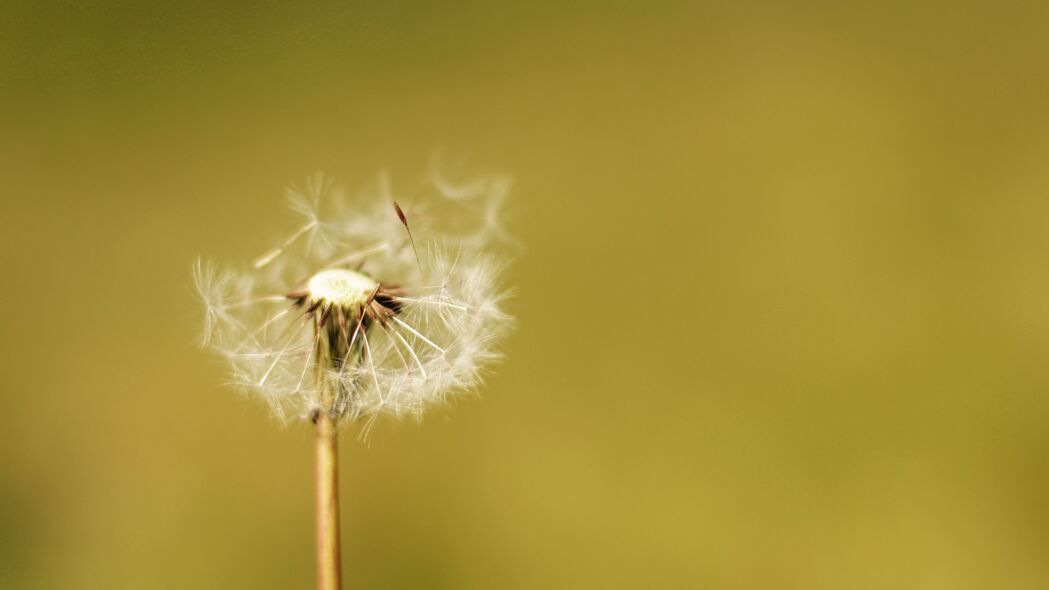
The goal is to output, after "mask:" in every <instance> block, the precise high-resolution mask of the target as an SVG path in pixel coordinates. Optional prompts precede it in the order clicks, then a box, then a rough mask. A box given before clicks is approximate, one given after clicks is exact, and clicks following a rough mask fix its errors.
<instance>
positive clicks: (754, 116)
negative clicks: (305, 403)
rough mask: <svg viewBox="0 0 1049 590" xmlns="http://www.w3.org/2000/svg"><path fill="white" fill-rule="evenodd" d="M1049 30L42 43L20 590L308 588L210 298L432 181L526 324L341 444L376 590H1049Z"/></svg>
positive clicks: (25, 368)
mask: <svg viewBox="0 0 1049 590" xmlns="http://www.w3.org/2000/svg"><path fill="white" fill-rule="evenodd" d="M1047 6H1049V5H1046V4H1045V3H1036V2H1031V3H1028V4H1023V3H1012V2H1000V3H986V4H985V3H977V2H961V3H959V2H950V3H947V2H940V3H928V2H917V3H915V2H881V3H877V4H873V5H867V4H861V3H838V2H761V1H759V2H732V3H720V4H712V3H702V2H682V3H676V2H663V3H648V2H637V3H606V2H584V3H572V4H570V5H569V4H565V3H542V2H522V3H505V4H502V5H494V4H491V3H481V2H477V3H455V4H449V3H445V4H441V3H421V2H409V3H400V2H394V3H342V2H333V3H329V4H314V5H310V6H307V5H304V4H296V3H286V4H272V5H263V4H261V3H247V2H244V3H215V2H184V3H130V2H106V3H100V4H94V5H93V4H91V3H19V2H16V3H14V4H9V5H7V6H6V7H5V10H4V13H5V14H4V18H3V19H2V21H3V22H2V24H0V101H2V102H0V107H2V108H0V129H2V131H0V198H2V205H3V206H2V216H0V217H2V219H0V264H2V267H0V268H2V276H3V293H4V305H3V307H2V311H0V331H2V334H3V336H4V337H3V338H2V339H0V363H2V371H0V396H2V402H3V403H2V406H0V407H2V410H0V587H2V588H18V589H21V588H26V589H44V588H47V589H51V588H78V589H79V588H84V589H95V588H97V589H114V588H136V589H137V588H200V589H207V588H309V587H311V585H312V584H313V562H312V555H313V531H312V492H311V488H310V485H311V483H310V474H311V471H312V463H311V460H312V455H311V452H312V448H311V437H310V434H311V433H310V430H309V429H308V428H305V427H294V426H293V427H289V428H285V429H281V428H279V427H278V426H277V425H276V424H275V423H274V422H273V420H271V419H270V418H269V417H268V416H267V411H266V409H265V408H264V407H263V406H262V405H261V404H259V403H256V402H254V401H253V400H248V399H245V398H243V397H240V396H238V395H236V394H235V393H234V392H233V391H231V390H229V389H227V388H226V387H224V386H223V385H222V381H223V377H224V368H223V367H222V366H221V364H220V363H219V362H218V361H216V359H213V358H211V357H209V356H208V355H207V354H205V353H203V352H201V351H200V350H199V349H198V348H197V339H198V335H199V328H200V314H199V309H198V305H197V303H196V301H195V298H194V294H193V291H192V287H191V278H190V266H191V262H192V261H193V260H194V259H195V258H196V257H197V256H198V255H205V256H208V257H212V258H215V259H217V260H220V261H227V262H231V263H235V262H238V261H241V260H247V259H250V258H252V257H255V256H257V255H258V254H259V253H260V252H262V251H265V250H266V249H267V248H268V247H269V246H270V245H271V244H272V243H273V239H274V238H275V237H277V236H279V235H281V234H282V233H286V232H287V231H288V230H289V229H290V228H292V227H293V226H292V224H293V221H292V220H291V218H289V216H288V214H287V212H286V209H285V204H284V200H283V189H284V187H285V186H287V185H288V184H289V183H291V182H295V181H300V180H302V179H303V178H305V177H306V175H308V174H310V173H312V172H314V171H316V170H323V171H325V172H327V173H329V174H331V175H333V176H335V177H337V178H338V179H340V180H341V181H342V182H343V183H344V184H345V185H346V186H347V187H348V188H350V189H351V190H352V189H353V188H354V187H356V186H362V185H365V184H368V183H373V182H374V179H375V178H376V174H377V173H378V172H379V171H380V170H383V169H385V170H388V171H389V173H390V178H391V179H392V181H393V187H394V191H395V192H396V191H398V190H399V189H400V190H412V189H414V188H415V187H417V186H418V184H419V182H420V181H421V180H422V179H423V178H424V176H425V175H426V173H427V172H428V171H429V170H430V166H431V165H432V164H433V162H434V159H435V158H446V161H447V162H451V163H454V166H455V167H454V168H453V170H455V171H456V173H461V174H463V175H464V176H463V178H465V177H467V176H468V174H470V173H487V172H505V173H509V174H511V175H512V176H513V177H514V178H515V188H514V192H513V197H512V201H511V202H510V206H509V207H508V211H507V213H508V218H507V220H508V227H509V228H510V229H511V231H512V232H513V233H514V234H515V235H516V236H517V237H518V238H519V239H520V240H521V241H522V242H523V243H524V244H526V248H525V249H524V250H523V251H522V252H521V254H520V255H519V257H518V260H517V262H516V264H515V265H514V266H513V268H512V271H511V273H510V276H509V282H510V283H512V284H513V285H514V286H515V287H516V289H517V293H518V295H517V297H516V298H515V299H514V301H513V304H512V307H513V310H514V312H515V313H516V315H517V316H518V318H519V328H518V330H517V332H516V333H515V335H514V336H513V338H512V339H511V340H510V341H509V342H508V344H507V348H508V351H509V356H508V358H507V360H506V362H505V363H504V364H502V365H501V367H500V368H499V371H498V373H497V374H496V375H495V376H494V377H493V378H492V379H491V380H490V384H489V386H488V387H487V388H486V390H485V391H484V394H483V396H482V397H481V398H479V399H476V400H468V401H466V402H464V403H460V404H459V405H458V406H457V407H455V408H451V409H447V410H442V411H439V412H436V413H435V414H432V415H431V416H430V417H429V418H428V419H427V420H426V421H425V422H424V423H423V424H422V425H418V426H417V425H415V424H413V423H408V424H399V425H398V424H385V425H383V426H382V427H380V428H379V429H378V430H377V431H376V433H375V435H374V437H373V438H372V440H371V444H370V446H366V445H364V444H361V443H360V442H358V441H357V440H355V439H354V438H353V436H352V435H349V436H346V437H344V439H343V441H342V447H341V448H342V453H343V455H342V457H341V468H342V472H343V482H342V500H343V502H344V520H343V527H344V534H345V538H344V568H345V571H346V576H347V580H348V584H347V587H350V588H529V589H531V588H770V587H774V588H799V589H800V588H805V589H812V588H825V589H838V588H858V589H863V588H871V589H874V588H878V589H880V588H921V589H934V588H952V589H957V588H1011V589H1023V588H1046V587H1049V560H1047V559H1046V556H1047V554H1049V502H1047V499H1049V471H1047V470H1049V396H1047V395H1046V394H1047V390H1049V372H1047V370H1046V367H1047V365H1046V363H1047V361H1049V339H1047V338H1049V231H1047V229H1049V199H1047V190H1049V166H1047V162H1049V133H1047V132H1049V69H1047V59H1049V9H1047Z"/></svg>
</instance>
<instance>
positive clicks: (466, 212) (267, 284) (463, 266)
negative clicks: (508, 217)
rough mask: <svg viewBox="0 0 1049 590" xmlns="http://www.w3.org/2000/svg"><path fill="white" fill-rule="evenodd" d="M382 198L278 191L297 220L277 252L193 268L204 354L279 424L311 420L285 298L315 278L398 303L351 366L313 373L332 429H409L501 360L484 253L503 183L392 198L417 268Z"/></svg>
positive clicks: (505, 325) (309, 331)
mask: <svg viewBox="0 0 1049 590" xmlns="http://www.w3.org/2000/svg"><path fill="white" fill-rule="evenodd" d="M381 186H382V187H383V188H382V189H380V190H379V191H374V192H371V193H368V192H366V193H363V194H360V195H357V196H356V197H355V198H352V199H350V198H347V197H346V196H345V195H344V194H343V193H342V192H341V191H339V190H338V189H336V188H335V187H334V186H333V185H332V183H331V181H330V180H328V179H326V178H324V177H322V176H316V177H313V178H311V179H310V180H309V182H307V184H306V186H305V187H304V188H303V189H297V188H293V189H291V190H290V191H289V197H290V200H291V202H292V209H293V210H294V211H296V212H297V213H298V214H300V215H302V216H303V217H304V218H305V219H304V222H303V224H302V225H301V226H300V227H298V228H297V229H296V230H295V231H293V232H292V233H291V234H290V235H289V237H288V238H287V239H285V240H284V241H283V242H282V243H281V244H280V245H279V246H278V247H277V248H274V249H273V250H271V251H269V252H267V253H266V254H264V255H263V256H261V257H260V258H259V259H258V260H257V261H255V264H254V265H253V266H251V267H249V268H248V269H245V270H243V271H239V272H237V271H231V270H217V269H216V268H215V267H214V266H213V265H210V264H204V263H201V262H199V261H198V263H197V265H196V268H195V272H194V275H195V276H194V278H195V281H196V285H197V290H198V292H199V293H200V297H201V299H202V301H203V303H204V308H205V321H204V339H203V342H204V345H205V346H206V347H207V348H209V349H211V350H214V351H215V352H217V353H219V354H221V355H222V356H223V357H224V358H226V359H227V360H228V361H229V366H230V369H231V375H232V381H233V383H234V384H236V385H237V386H239V387H240V388H242V389H244V390H246V391H248V392H250V393H253V394H256V395H258V396H260V397H262V398H263V399H265V400H266V401H267V402H268V403H269V405H270V407H271V408H272V409H273V412H274V414H275V415H277V416H278V417H279V418H280V419H281V420H282V421H286V420H288V419H289V418H294V417H300V416H302V417H305V416H310V415H312V414H313V413H314V412H316V411H320V410H321V395H322V392H321V391H320V390H321V386H320V385H318V384H319V383H322V382H324V379H323V375H322V374H320V373H318V367H317V359H316V358H314V357H315V356H316V354H315V347H314V342H315V341H314V325H313V322H311V321H309V320H304V318H303V315H304V314H303V310H302V309H301V308H298V307H295V306H294V305H293V302H292V301H291V300H290V299H288V298H287V297H286V296H285V295H286V294H288V293H291V292H295V291H297V290H300V289H302V288H303V287H304V285H305V284H306V282H307V281H308V280H309V278H310V277H312V276H314V275H315V274H316V273H318V272H321V271H324V270H325V269H330V268H346V269H358V268H359V269H360V271H361V272H362V273H364V274H366V275H367V276H369V277H371V278H373V279H374V280H375V281H377V282H379V283H381V284H382V285H384V286H396V287H401V288H403V289H404V290H405V292H404V294H403V296H400V297H398V298H397V300H396V301H397V303H398V304H399V305H400V306H401V310H400V312H399V313H398V314H397V315H396V316H394V317H393V319H392V321H391V322H389V324H388V325H386V326H384V325H381V324H379V323H374V324H373V325H371V327H370V328H369V329H367V330H362V332H363V333H362V335H361V336H362V340H363V347H362V348H363V353H362V355H361V358H360V359H358V361H357V362H355V363H347V365H346V366H345V367H343V368H339V369H335V368H333V367H330V366H327V367H319V369H321V370H322V371H325V372H326V373H327V375H328V378H329V379H330V380H332V381H329V383H330V382H336V383H338V384H340V385H341V390H342V391H344V392H345V395H342V396H340V397H339V399H338V400H337V401H336V407H335V408H332V411H333V413H334V414H335V415H336V416H337V417H341V416H346V417H348V418H351V419H359V418H363V419H366V420H367V425H368V427H369V428H370V426H371V424H372V422H373V421H374V419H375V418H377V417H379V416H383V415H387V416H392V417H404V416H415V417H420V416H421V415H422V413H423V411H424V410H425V409H426V408H427V407H428V406H430V405H431V404H435V403H442V402H445V401H448V400H449V399H451V398H452V397H453V396H455V395H457V394H461V393H464V392H469V391H472V390H474V389H475V388H476V386H477V385H478V384H479V383H480V382H481V377H482V371H483V369H484V368H485V367H487V366H488V365H490V364H491V363H492V362H493V361H495V360H496V359H498V358H499V356H500V355H499V352H498V351H497V349H496V347H497V345H498V344H499V342H500V340H501V339H502V338H503V337H504V336H505V335H506V333H507V332H508V330H509V329H510V328H511V326H512V323H513V320H512V318H511V317H510V316H509V315H507V314H506V313H505V312H504V311H503V309H502V302H503V300H504V298H505V291H503V290H502V289H501V288H500V287H499V286H498V275H499V271H500V268H501V265H500V263H498V262H497V259H498V252H497V249H498V248H497V244H496V243H497V242H500V241H503V240H504V237H505V232H504V231H503V230H502V228H501V227H500V226H499V224H498V218H497V215H496V211H497V206H498V205H499V204H500V202H501V201H502V200H503V198H504V196H505V194H506V192H507V190H508V187H509V183H508V181H507V180H506V179H504V178H501V177H492V178H484V179H480V180H477V181H473V182H471V183H470V184H468V185H464V186H461V187H459V186H453V185H451V184H450V183H448V182H447V181H445V180H443V179H435V180H434V181H433V182H432V183H431V184H430V185H429V186H430V188H431V190H430V191H428V194H425V195H424V196H421V197H420V196H415V197H405V198H404V199H400V200H399V201H400V203H401V206H402V208H403V209H404V212H405V214H406V215H407V218H408V223H409V226H410V227H411V230H412V233H413V235H414V236H415V239H416V244H417V246H418V255H419V261H418V263H417V261H416V258H415V254H414V253H413V250H412V247H411V245H410V243H409V240H408V234H407V233H406V231H405V227H404V226H403V225H402V224H401V222H400V220H399V219H398V216H397V214H396V212H395V211H394V208H393V198H392V197H391V196H390V195H389V194H386V193H388V189H387V188H385V183H381ZM420 266H421V268H420ZM420 274H421V276H420ZM344 421H345V420H344Z"/></svg>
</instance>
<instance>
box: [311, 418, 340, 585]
mask: <svg viewBox="0 0 1049 590" xmlns="http://www.w3.org/2000/svg"><path fill="white" fill-rule="evenodd" d="M340 561H341V560H340V552H339V467H338V446H337V443H336V430H335V422H334V420H332V417H331V416H330V415H329V414H328V412H318V414H317V590H340V588H341V587H342V567H341V563H340Z"/></svg>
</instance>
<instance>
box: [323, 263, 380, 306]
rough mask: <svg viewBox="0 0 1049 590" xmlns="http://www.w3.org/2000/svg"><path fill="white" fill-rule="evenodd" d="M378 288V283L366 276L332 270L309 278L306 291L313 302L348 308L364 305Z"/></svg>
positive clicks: (347, 271) (353, 272)
mask: <svg viewBox="0 0 1049 590" xmlns="http://www.w3.org/2000/svg"><path fill="white" fill-rule="evenodd" d="M378 286H379V283H376V282H375V281H374V280H372V278H371V277H369V276H367V275H364V274H361V273H359V272H355V271H352V270H343V269H338V268H334V269H329V270H322V271H321V272H319V273H317V274H315V275H313V276H312V277H310V281H309V283H307V284H306V290H307V291H309V294H310V298H311V299H313V300H314V301H324V302H326V303H329V304H331V305H336V306H339V307H344V308H349V307H357V306H360V305H364V304H365V302H367V301H368V297H369V296H371V294H372V291H374V290H375V288H376V287H378Z"/></svg>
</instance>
